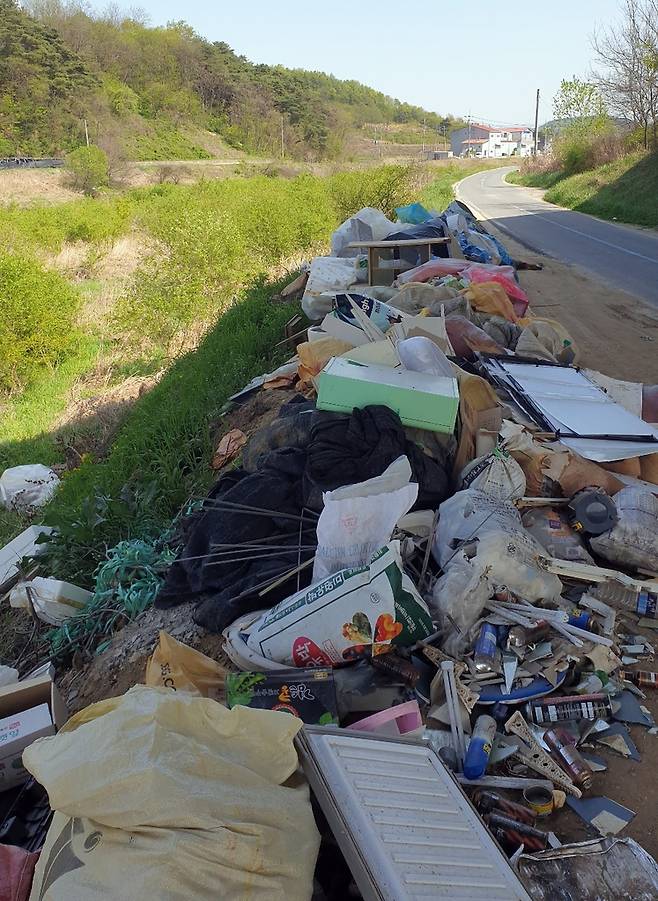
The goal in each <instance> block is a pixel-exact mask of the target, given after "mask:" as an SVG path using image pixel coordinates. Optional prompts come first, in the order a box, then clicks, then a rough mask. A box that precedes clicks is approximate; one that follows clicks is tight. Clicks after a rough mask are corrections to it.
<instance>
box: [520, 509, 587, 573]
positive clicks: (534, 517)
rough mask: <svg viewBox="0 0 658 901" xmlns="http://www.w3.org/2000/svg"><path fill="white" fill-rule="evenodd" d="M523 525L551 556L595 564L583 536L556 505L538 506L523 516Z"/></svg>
mask: <svg viewBox="0 0 658 901" xmlns="http://www.w3.org/2000/svg"><path fill="white" fill-rule="evenodd" d="M521 521H522V522H523V526H524V528H525V529H527V531H528V532H529V533H530V534H531V535H532V536H533V538H536V539H537V541H538V542H539V543H540V544H541V546H542V547H543V548H545V550H546V552H547V553H548V554H550V556H551V557H557V558H558V560H572V561H574V562H576V563H589V564H592V565H593V564H594V560H593V558H592V556H591V555H590V554H589V553H588V552H587V548H586V547H585V545H584V544H583V541H582V539H581V537H580V536H579V535H578V533H577V532H574V530H573V529H572V528H571V526H570V524H569V520H568V519H567V517H566V516H565V514H564V513H563V512H562V511H561V510H556V509H555V508H554V507H536V508H535V509H530V510H526V511H525V513H523V515H522V516H521Z"/></svg>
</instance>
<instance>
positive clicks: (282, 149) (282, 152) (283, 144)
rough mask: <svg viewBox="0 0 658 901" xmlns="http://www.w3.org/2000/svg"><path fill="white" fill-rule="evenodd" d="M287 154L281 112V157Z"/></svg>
mask: <svg viewBox="0 0 658 901" xmlns="http://www.w3.org/2000/svg"><path fill="white" fill-rule="evenodd" d="M285 155H286V145H285V140H284V137H283V113H281V159H284V157H285Z"/></svg>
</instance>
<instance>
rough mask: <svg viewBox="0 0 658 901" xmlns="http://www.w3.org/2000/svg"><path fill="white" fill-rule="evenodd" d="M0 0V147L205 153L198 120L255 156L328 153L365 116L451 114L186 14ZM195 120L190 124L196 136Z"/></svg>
mask: <svg viewBox="0 0 658 901" xmlns="http://www.w3.org/2000/svg"><path fill="white" fill-rule="evenodd" d="M25 7H26V8H27V9H28V10H29V13H28V12H27V11H24V10H23V9H21V8H19V7H18V5H17V4H16V2H15V0H0V48H2V53H1V54H0V156H3V155H7V156H8V155H14V154H29V155H47V154H58V153H61V152H63V151H66V150H70V149H71V148H73V147H76V146H79V145H80V144H82V143H83V142H84V140H85V131H84V128H85V120H86V121H87V127H88V131H89V137H90V139H91V141H92V142H93V143H96V144H98V145H99V146H101V147H103V149H105V150H106V151H107V152H108V153H109V155H110V156H111V157H114V158H117V157H122V156H123V157H128V158H131V159H160V160H163V159H203V158H206V157H208V156H210V155H211V153H210V152H209V151H208V150H207V149H206V148H205V147H204V146H202V144H203V142H201V141H199V140H198V130H199V129H204V130H206V131H210V132H213V133H215V134H217V135H220V136H221V137H222V138H223V139H224V140H225V141H226V142H227V143H228V144H229V145H230V146H231V147H233V148H236V149H238V150H241V151H246V152H248V153H253V154H259V155H262V156H277V157H278V156H279V155H280V154H281V152H282V146H281V145H282V137H283V152H284V153H285V155H286V156H288V157H295V158H301V159H319V158H327V157H328V158H337V157H339V156H340V154H341V152H342V150H343V146H344V143H345V139H346V136H347V135H348V133H349V132H350V131H354V129H362V128H363V127H364V126H366V125H372V123H383V124H398V125H409V126H410V133H413V132H414V127H415V128H416V129H419V128H420V126H421V124H423V123H424V126H425V127H426V128H427V129H428V130H429V131H433V132H436V131H437V130H438V129H439V128H441V127H444V128H447V129H449V128H450V127H452V126H454V124H455V123H454V121H453V119H452V118H451V117H450V116H446V117H441V116H439V115H437V114H436V113H431V112H427V111H425V110H423V109H421V108H420V107H416V106H413V105H410V104H408V103H403V102H401V101H399V100H395V99H392V98H391V97H387V96H385V95H384V94H382V93H380V92H379V91H375V90H373V89H372V88H369V87H366V86H365V85H362V84H360V83H359V82H357V81H341V80H339V79H337V78H334V77H333V76H330V75H325V74H323V73H321V72H307V71H304V70H291V69H286V68H284V67H282V66H268V65H258V64H254V63H251V62H249V61H248V60H247V59H245V57H243V56H238V55H237V54H236V53H234V52H233V50H231V48H230V47H229V46H228V45H227V44H225V43H223V42H214V43H211V42H209V41H207V40H205V39H204V38H202V37H200V36H199V35H197V34H196V33H195V32H194V31H193V29H192V28H190V26H189V25H186V24H185V23H184V22H176V23H172V24H169V25H167V26H166V27H163V28H162V27H158V28H150V27H148V26H147V25H146V24H145V23H144V22H143V21H141V20H140V18H139V15H138V14H137V13H133V14H132V15H126V16H123V15H120V14H117V13H115V12H107V13H104V14H99V15H95V14H92V13H91V12H90V11H89V8H88V6H87V5H86V4H84V3H77V2H75V0H73V2H66V0H63V2H62V0H31V2H29V3H26V4H25ZM194 129H196V132H197V136H196V138H195V132H194ZM421 140H422V138H421Z"/></svg>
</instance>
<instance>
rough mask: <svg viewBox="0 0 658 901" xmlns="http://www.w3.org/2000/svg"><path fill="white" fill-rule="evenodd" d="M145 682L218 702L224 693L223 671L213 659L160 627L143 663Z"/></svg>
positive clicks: (155, 686)
mask: <svg viewBox="0 0 658 901" xmlns="http://www.w3.org/2000/svg"><path fill="white" fill-rule="evenodd" d="M144 683H145V685H151V686H152V687H153V688H170V689H171V690H172V691H188V692H190V693H191V694H193V695H199V696H200V697H202V698H214V699H215V700H216V701H218V700H221V699H222V697H223V695H224V690H225V685H226V670H225V669H224V667H223V666H222V665H221V664H219V663H217V661H216V660H212V659H211V658H210V657H208V656H206V654H202V653H201V651H196V650H195V649H194V648H191V647H190V646H189V645H186V644H183V642H181V641H177V640H176V639H175V638H174V637H173V636H172V635H169V633H168V632H165V631H164V630H162V629H161V630H160V639H159V641H158V644H157V645H156V647H155V650H154V651H153V654H152V655H151V656H150V657H149V659H148V662H147V664H146V673H145V674H144Z"/></svg>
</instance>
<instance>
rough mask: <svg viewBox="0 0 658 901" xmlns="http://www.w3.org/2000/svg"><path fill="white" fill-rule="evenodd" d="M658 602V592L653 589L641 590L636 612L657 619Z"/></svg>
mask: <svg viewBox="0 0 658 901" xmlns="http://www.w3.org/2000/svg"><path fill="white" fill-rule="evenodd" d="M657 602H658V594H654V592H652V591H640V592H639V593H638V596H637V602H636V604H635V612H636V613H637V615H638V616H647V617H649V618H650V619H655V618H656V606H657Z"/></svg>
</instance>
